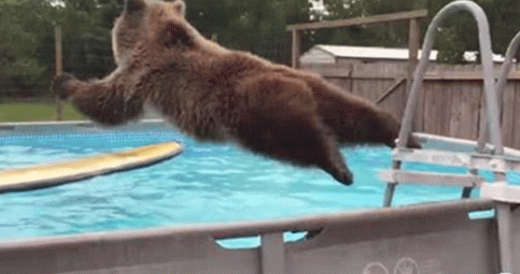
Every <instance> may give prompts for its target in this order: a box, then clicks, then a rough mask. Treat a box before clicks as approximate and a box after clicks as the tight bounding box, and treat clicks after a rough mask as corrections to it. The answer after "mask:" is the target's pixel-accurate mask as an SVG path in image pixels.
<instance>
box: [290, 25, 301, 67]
mask: <svg viewBox="0 0 520 274" xmlns="http://www.w3.org/2000/svg"><path fill="white" fill-rule="evenodd" d="M291 32H292V67H293V68H299V67H300V54H301V53H300V50H301V48H300V44H301V34H300V30H298V29H297V28H293V29H292V31H291Z"/></svg>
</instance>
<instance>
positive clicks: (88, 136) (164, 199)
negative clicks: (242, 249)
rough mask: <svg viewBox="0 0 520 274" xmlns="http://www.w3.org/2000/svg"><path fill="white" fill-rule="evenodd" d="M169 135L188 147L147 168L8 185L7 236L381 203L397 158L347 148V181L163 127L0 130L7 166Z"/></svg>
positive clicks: (414, 198)
mask: <svg viewBox="0 0 520 274" xmlns="http://www.w3.org/2000/svg"><path fill="white" fill-rule="evenodd" d="M171 140H176V141H179V142H181V143H182V144H183V145H184V147H185V150H184V152H183V153H182V154H180V155H179V156H177V157H175V158H173V159H171V160H168V161H165V162H161V163H159V164H156V165H153V166H150V167H147V168H143V169H137V170H132V171H127V172H121V173H115V174H111V175H107V176H99V177H95V178H92V179H89V180H84V181H81V182H76V183H71V184H66V185H61V186H56V187H52V188H47V189H40V190H34V191H28V192H18V193H5V194H1V195H0V240H7V239H16V238H27V237H36V236H49V235H62V234H73V233H81V232H94V231H107V230H116V229H141V228H151V227H159V226H171V225H179V224H192V223H208V222H213V223H214V222H229V221H238V220H257V219H272V218H275V219H276V218H284V217H289V216H291V217H294V216H301V215H310V214H320V213H331V212H338V211H344V210H351V209H355V208H373V207H380V206H381V203H382V197H383V192H384V184H383V183H382V182H381V181H380V180H379V179H378V177H377V174H378V172H379V171H380V170H382V169H386V168H388V167H389V166H390V162H391V159H390V156H391V150H390V149H388V148H386V147H358V148H356V149H350V148H346V149H343V150H342V151H343V153H344V155H346V157H347V160H348V163H349V166H350V168H351V169H352V170H353V172H354V175H355V183H354V184H353V185H352V186H348V187H347V186H344V185H341V184H339V183H337V182H335V181H334V180H333V179H332V178H331V177H330V176H329V175H327V174H326V173H325V172H323V171H321V170H318V169H302V168H297V167H292V166H289V165H285V164H282V163H279V162H277V161H272V160H268V159H265V158H263V157H261V156H256V155H253V154H251V153H248V152H246V151H243V150H241V149H238V148H237V147H235V146H233V145H212V144H201V143H197V142H194V141H193V140H191V139H189V138H186V137H185V136H184V135H181V134H179V133H177V132H174V131H171V130H162V129H160V130H145V131H139V132H134V131H125V132H110V133H106V132H98V133H67V134H58V135H23V136H8V137H0V169H4V168H15V167H23V166H28V165H32V164H37V163H43V162H53V161H61V160H68V159H74V158H78V157H83V156H86V155H91V154H95V153H100V152H109V151H114V150H120V149H126V148H132V147H138V146H142V145H147V144H152V143H157V142H163V141H171ZM415 168H417V169H421V168H423V169H424V168H427V169H430V168H431V167H424V166H421V165H417V166H415ZM445 169H449V168H445ZM449 171H452V172H464V170H463V169H449ZM460 193H461V190H460V189H459V188H457V187H432V186H409V185H404V186H399V187H398V191H397V193H396V196H395V200H394V201H395V203H394V204H397V205H402V204H411V203H419V202H425V201H440V200H448V199H457V198H458V197H459V196H460Z"/></svg>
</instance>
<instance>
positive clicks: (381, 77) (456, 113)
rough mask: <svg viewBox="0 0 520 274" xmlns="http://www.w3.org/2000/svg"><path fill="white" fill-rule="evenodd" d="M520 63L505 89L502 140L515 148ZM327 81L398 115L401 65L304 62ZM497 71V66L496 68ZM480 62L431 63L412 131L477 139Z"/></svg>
mask: <svg viewBox="0 0 520 274" xmlns="http://www.w3.org/2000/svg"><path fill="white" fill-rule="evenodd" d="M519 67H520V66H516V67H515V66H513V69H512V72H511V74H510V75H509V81H508V84H507V87H506V90H505V93H504V99H503V102H504V108H503V115H502V119H503V126H502V128H503V133H502V134H503V140H504V145H506V146H509V147H514V148H519V149H520V134H518V133H520V119H517V117H520V70H519ZM304 69H306V70H311V71H314V72H317V73H319V74H321V75H322V76H324V77H325V78H326V79H327V80H329V81H330V82H332V83H335V84H336V85H338V86H340V87H343V88H344V89H345V90H347V91H350V92H352V93H354V94H356V95H359V96H361V97H364V98H366V99H368V100H370V101H372V102H374V103H376V104H378V105H379V106H381V107H383V108H385V109H387V110H389V111H391V112H392V113H394V114H395V115H396V116H397V117H399V118H402V115H403V113H404V109H405V107H406V99H407V92H406V91H407V88H406V86H407V85H406V77H407V69H406V64H401V65H399V64H388V65H385V64H383V63H377V64H347V65H342V66H341V67H338V66H331V65H328V66H327V65H308V66H306V67H304ZM496 71H497V72H498V66H497V68H496ZM482 83H483V80H482V68H481V66H480V65H456V66H447V65H437V64H431V65H430V66H429V70H428V72H427V73H426V75H425V82H424V87H423V90H422V92H421V95H420V100H419V104H418V106H417V111H416V115H415V118H414V131H417V132H426V133H432V134H437V135H443V136H450V137H457V138H463V139H471V140H476V139H477V137H478V132H479V122H480V119H481V118H482V115H481V112H482V110H483V104H484V99H483V97H484V94H483V88H482Z"/></svg>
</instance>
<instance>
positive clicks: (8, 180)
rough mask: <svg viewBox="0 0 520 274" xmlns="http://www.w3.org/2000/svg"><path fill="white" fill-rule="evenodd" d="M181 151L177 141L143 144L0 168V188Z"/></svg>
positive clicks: (41, 183)
mask: <svg viewBox="0 0 520 274" xmlns="http://www.w3.org/2000/svg"><path fill="white" fill-rule="evenodd" d="M181 152H182V146H181V145H180V144H179V143H177V142H168V143H161V144H154V145H148V146H142V147H138V148H134V149H129V150H125V151H120V152H115V153H109V154H99V155H94V156H89V157H84V158H80V159H76V160H71V161H66V162H57V163H48V164H42V165H35V166H30V167H24V168H16V169H7V170H3V171H0V192H9V191H23V190H30V189H36V188H44V187H50V186H55V185H58V184H64V183H68V182H73V181H78V180H83V179H87V178H90V177H94V176H97V175H102V174H108V173H113V172H117V171H124V170H130V169H135V168H140V167H145V166H149V165H151V164H155V163H157V162H160V161H164V160H167V159H170V158H172V157H174V156H176V155H178V154H179V153H181Z"/></svg>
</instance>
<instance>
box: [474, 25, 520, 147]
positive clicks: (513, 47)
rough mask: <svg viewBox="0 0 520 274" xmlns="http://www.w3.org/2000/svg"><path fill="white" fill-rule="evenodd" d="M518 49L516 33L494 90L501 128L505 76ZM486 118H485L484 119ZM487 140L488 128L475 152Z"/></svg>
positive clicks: (481, 136) (519, 46)
mask: <svg viewBox="0 0 520 274" xmlns="http://www.w3.org/2000/svg"><path fill="white" fill-rule="evenodd" d="M519 49H520V32H518V33H517V34H516V35H515V37H514V38H513V40H511V42H510V43H509V46H508V47H507V51H506V55H505V60H504V63H503V64H502V67H501V68H500V74H499V78H498V81H497V83H496V86H495V89H496V93H497V98H498V102H497V103H498V110H499V119H500V125H501V126H502V119H501V117H502V113H503V106H502V105H503V102H504V91H505V89H506V84H507V76H508V75H509V72H510V71H511V66H512V65H513V58H514V57H515V54H516V53H517V52H518V50H519ZM484 118H486V117H484ZM488 139H489V127H486V131H484V134H483V135H480V138H479V139H478V143H477V151H482V150H483V148H484V146H485V145H486V142H487V141H488Z"/></svg>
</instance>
